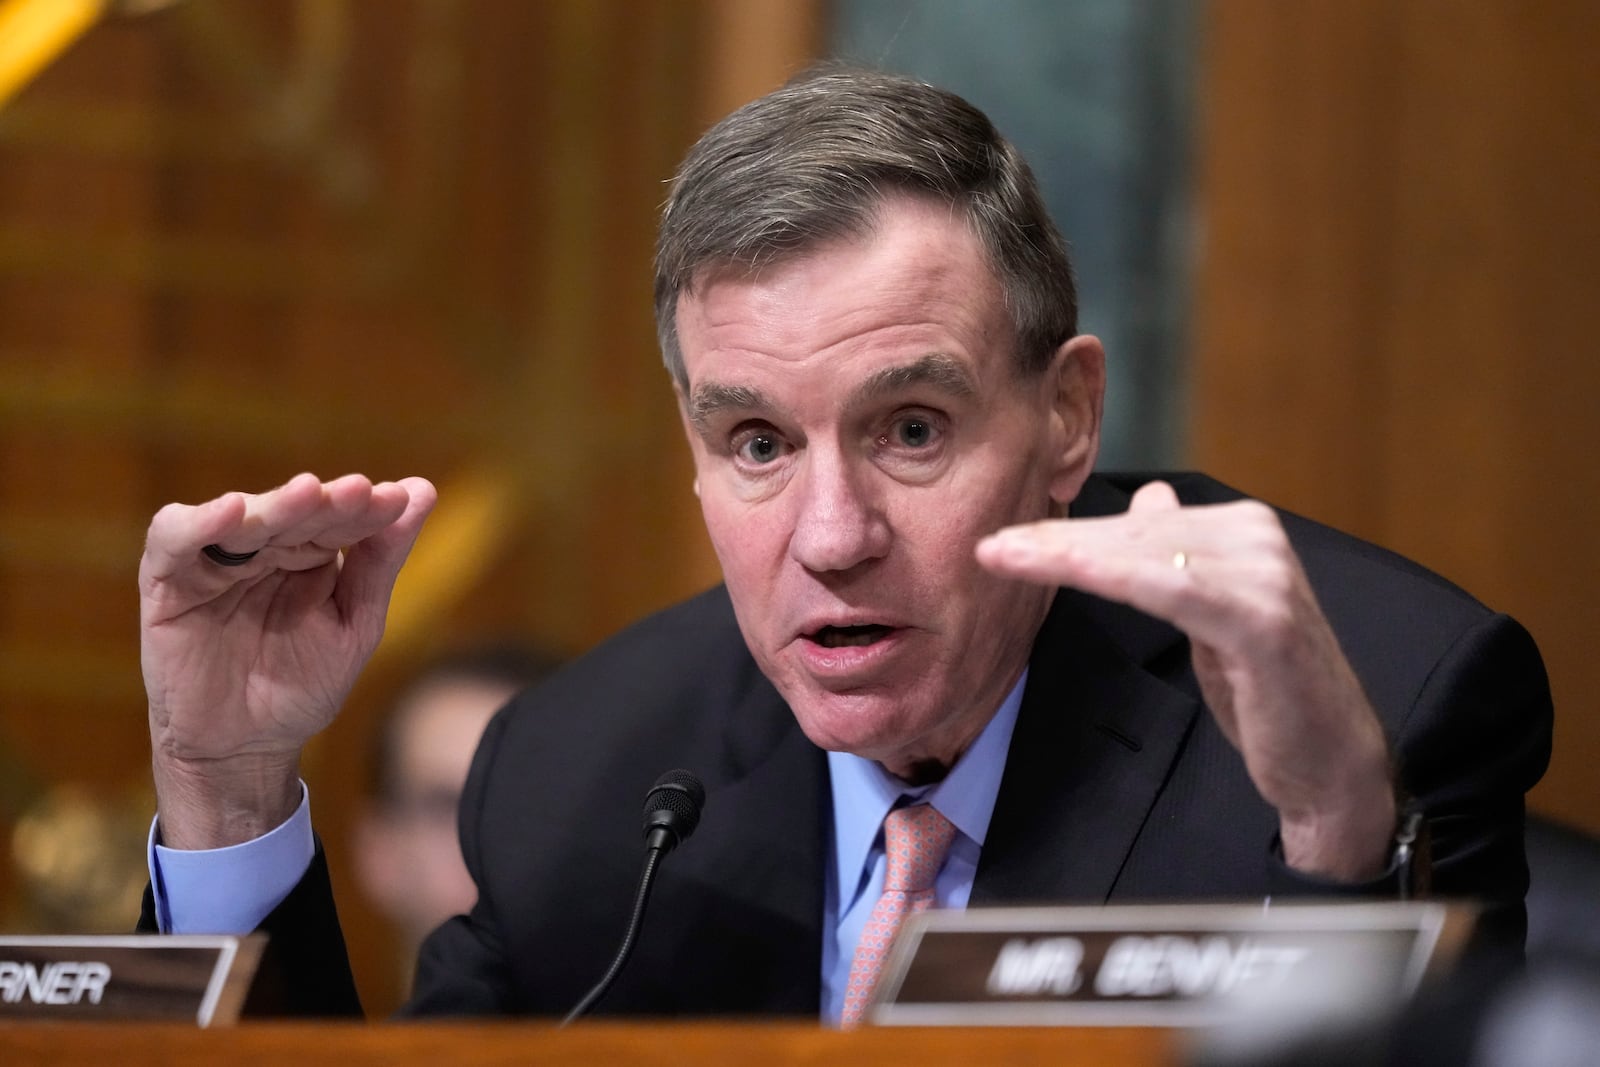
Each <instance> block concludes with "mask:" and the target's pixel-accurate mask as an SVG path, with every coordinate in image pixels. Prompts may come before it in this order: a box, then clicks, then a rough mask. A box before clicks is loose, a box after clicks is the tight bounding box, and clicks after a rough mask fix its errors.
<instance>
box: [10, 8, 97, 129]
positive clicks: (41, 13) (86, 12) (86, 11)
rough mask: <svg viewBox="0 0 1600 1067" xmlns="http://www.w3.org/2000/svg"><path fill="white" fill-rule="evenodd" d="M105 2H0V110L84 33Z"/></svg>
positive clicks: (94, 21)
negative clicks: (29, 80) (30, 79)
mask: <svg viewBox="0 0 1600 1067" xmlns="http://www.w3.org/2000/svg"><path fill="white" fill-rule="evenodd" d="M105 8H106V0H0V106H4V104H5V102H6V101H7V100H9V99H11V97H12V95H13V94H15V93H16V91H17V90H18V89H20V88H22V86H23V85H25V84H27V81H28V79H29V78H32V77H33V76H34V75H35V74H37V73H39V72H40V71H41V70H43V69H44V68H45V65H46V64H48V63H49V62H50V61H51V60H52V59H54V58H55V57H56V56H58V55H60V54H61V53H62V52H64V51H66V49H67V46H68V45H70V44H72V42H73V41H76V40H77V39H78V38H79V37H81V36H82V35H83V33H84V31H86V30H88V29H89V27H91V26H93V25H94V24H95V23H96V22H97V21H99V19H100V16H101V14H102V13H103V12H104V11H105Z"/></svg>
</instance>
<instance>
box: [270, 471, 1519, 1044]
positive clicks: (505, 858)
mask: <svg viewBox="0 0 1600 1067" xmlns="http://www.w3.org/2000/svg"><path fill="white" fill-rule="evenodd" d="M1141 480H1142V479H1140V478H1138V477H1130V478H1121V479H1119V478H1114V477H1112V478H1100V477H1097V478H1095V479H1092V480H1091V481H1090V483H1089V485H1088V486H1087V487H1086V489H1085V491H1084V493H1083V494H1082V495H1081V496H1080V498H1079V500H1078V501H1077V502H1076V503H1075V504H1074V508H1073V510H1074V513H1075V514H1079V515H1096V514H1110V513H1114V512H1117V511H1120V510H1122V509H1124V508H1125V507H1126V505H1127V496H1128V493H1129V492H1131V490H1132V488H1133V487H1135V486H1136V485H1137V484H1138V482H1139V481H1141ZM1171 480H1172V481H1173V482H1174V484H1175V486H1176V488H1177V489H1178V490H1179V493H1180V496H1181V497H1182V498H1183V499H1184V501H1185V502H1186V503H1214V502H1221V501H1224V500H1231V499H1237V497H1238V494H1236V493H1234V492H1233V491H1231V490H1228V489H1226V488H1225V487H1223V486H1220V485H1219V484H1217V483H1215V482H1213V481H1211V480H1209V479H1205V478H1203V477H1200V476H1197V475H1180V476H1175V477H1171ZM1284 522H1285V525H1286V528H1287V530H1288V532H1289V536H1290V537H1291V538H1292V540H1293V542H1294V544H1295V547H1296V549H1297V551H1298V552H1299V554H1300V556H1301V559H1302V561H1303V563H1304V566H1305V568H1306V571H1307V572H1308V574H1309V575H1310V578H1311V581H1312V583H1313V585H1314V586H1315V588H1316V590H1317V594H1318V597H1319V598H1320V601H1321V603H1322V606H1323V609H1324V611H1325V612H1326V613H1327V615H1328V617H1329V619H1330V620H1331V622H1332V624H1333V627H1334V630H1335V632H1336V633H1337V634H1338V635H1339V639H1340V641H1341V644H1342V645H1343V647H1344V650H1345V653H1346V655H1347V656H1348V657H1349V659H1350V661H1351V663H1352V664H1353V665H1354V667H1355V670H1356V673H1357V674H1358V676H1359V677H1360V678H1361V680H1362V683H1363V685H1364V686H1365V688H1366V691H1367V694H1368V696H1369V697H1370V699H1371V700H1372V703H1373V705H1374V706H1375V707H1376V708H1377V710H1378V712H1379V714H1380V716H1381V717H1382V719H1383V721H1384V723H1385V725H1386V727H1387V729H1388V732H1389V736H1390V738H1391V741H1392V744H1393V747H1394V751H1395V758H1396V761H1397V764H1398V767H1399V772H1400V779H1401V782H1402V785H1403V787H1404V789H1405V790H1406V791H1407V792H1408V793H1409V794H1410V795H1411V796H1412V797H1414V798H1415V800H1416V802H1417V803H1418V804H1420V805H1421V806H1422V808H1423V809H1424V810H1425V811H1426V812H1427V813H1428V818H1429V825H1430V827H1431V832H1432V839H1433V843H1432V847H1433V882H1434V888H1435V891H1436V892H1438V893H1441V894H1450V895H1464V896H1474V897H1478V898H1482V899H1484V900H1485V901H1487V902H1489V904H1490V910H1489V913H1488V915H1487V920H1486V921H1487V927H1488V930H1489V932H1490V934H1491V935H1492V938H1493V939H1494V940H1496V941H1498V942H1499V943H1500V944H1501V945H1503V946H1509V947H1510V951H1512V952H1516V951H1520V945H1521V938H1522V934H1523V928H1524V916H1523V911H1522V897H1523V894H1524V892H1525V890H1526V885H1527V870H1526V866H1525V863H1524V859H1523V853H1522V819H1523V806H1522V805H1523V800H1522V798H1523V793H1524V792H1525V791H1526V790H1527V789H1528V788H1529V787H1530V786H1532V785H1533V783H1534V782H1535V781H1537V779H1538V778H1539V776H1540V775H1541V774H1542V773H1543V770H1544V767H1545V764H1546V762H1547V759H1548V754H1549V745H1550V726H1551V707H1550V697H1549V691H1548V688H1547V685H1546V682H1545V677H1544V671H1543V667H1542V665H1541V663H1540V660H1539V656H1538V652H1537V650H1536V649H1535V648H1534V645H1533V642H1532V640H1531V639H1530V638H1529V637H1528V635H1527V633H1526V632H1525V631H1524V630H1523V629H1522V628H1521V627H1519V626H1518V625H1517V624H1516V623H1514V622H1513V621H1511V620H1510V619H1508V618H1506V617H1505V616H1501V615H1496V614H1494V613H1492V612H1490V611H1488V610H1487V609H1485V608H1484V607H1483V606H1481V605H1480V604H1478V603H1477V602H1476V601H1475V600H1473V599H1472V598H1470V597H1469V596H1467V595H1466V594H1465V593H1463V592H1462V591H1460V590H1459V589H1457V588H1456V587H1454V586H1452V585H1450V584H1449V583H1448V582H1446V581H1444V580H1443V579H1441V578H1439V577H1438V576H1436V575H1434V574H1431V573H1430V572H1428V571H1425V570H1423V569H1422V568H1420V567H1418V566H1416V565H1414V564H1412V563H1409V562H1407V561H1405V560H1403V559H1401V558H1399V557H1397V556H1395V555H1393V554H1391V553H1388V552H1385V551H1383V550H1381V549H1378V548H1375V547H1373V546H1371V545H1368V544H1365V543H1363V542H1360V541H1357V540H1355V539H1353V538H1350V537H1347V536H1345V535H1342V534H1339V533H1337V532H1335V531H1332V530H1330V529H1328V528H1326V527H1323V526H1319V525H1317V524H1314V523H1311V522H1308V521H1306V520H1303V519H1299V518H1296V517H1294V516H1289V515H1285V516H1284ZM674 767H684V768H688V769H690V770H692V771H694V772H695V773H697V774H698V775H699V776H700V777H701V778H702V779H703V780H704V782H705V784H706V791H707V800H706V805H705V813H704V818H703V820H702V822H701V825H700V827H699V829H698V830H697V831H696V833H695V836H694V838H693V839H692V840H691V841H689V842H688V843H687V844H686V845H685V846H684V847H683V848H682V849H681V850H680V851H678V852H676V853H674V854H673V855H672V856H671V857H670V858H669V859H668V860H667V861H666V862H665V863H664V864H663V866H662V870H661V874H660V878H659V881H658V883H657V886H656V889H655V895H654V897H653V899H652V901H651V905H650V915H649V918H648V920H647V922H646V924H645V929H644V932H643V934H642V936H641V937H640V940H639V943H638V946H637V948H636V950H635V954H634V957H633V959H632V961H631V963H630V964H629V966H628V968H627V969H626V970H625V971H624V972H623V974H622V976H621V978H620V979H619V980H618V982H617V984H616V985H615V986H614V987H613V989H612V991H611V992H610V993H609V994H608V995H607V997H606V998H605V999H604V1000H603V1001H602V1002H601V1003H600V1005H599V1009H598V1010H599V1012H600V1013H608V1012H616V1013H624V1012H626V1013H634V1014H650V1015H678V1014H700V1013H715V1014H730V1013H799V1014H803V1015H810V1016H814V1015H815V1014H816V1012H817V1010H818V1003H819V990H818V976H819V973H820V969H821V941H822V932H821V922H822V906H823V902H822V892H823V871H824V859H825V855H826V849H827V848H828V847H830V846H829V833H830V830H829V821H830V820H829V818H828V814H827V813H828V802H829V795H830V794H829V786H828V772H827V763H826V759H825V757H824V755H823V753H822V752H821V751H820V750H818V749H817V748H816V747H815V746H813V745H812V744H811V743H810V742H809V741H808V740H807V739H806V738H805V736H804V735H803V734H802V733H801V732H800V729H799V727H798V726H797V725H796V723H795V720H794V717H793V715H792V714H791V713H790V712H789V710H788V708H787V707H786V706H785V704H784V702H783V701H782V699H780V697H779V696H778V694H777V692H776V691H775V690H774V689H773V687H772V686H771V684H770V683H769V682H768V681H767V680H766V678H765V677H764V676H763V675H762V674H761V672H760V671H759V670H757V668H756V665H755V663H754V662H753V660H752V659H751V657H750V655H749V653H748V651H747V650H746V648H745V645H744V643H743V641H742V639H741V637H740V634H739V630H738V627H737V625H736V623H735V621H734V618H733V612H732V609H731V606H730V604H729V601H728V597H727V594H726V593H725V592H724V591H723V590H721V589H716V590H713V591H711V592H709V593H706V594H704V595H702V596H700V597H698V598H696V599H694V600H691V601H688V602H687V603H685V604H682V605H679V606H678V607H675V608H672V609H670V610H668V611H665V612H663V613H661V614H659V615H656V616H653V617H652V618H649V619H647V620H645V621H643V622H641V623H639V624H638V625H636V626H635V627H633V628H632V629H630V630H628V631H626V632H624V633H623V634H621V635H619V636H618V637H616V638H614V639H612V640H611V641H609V642H608V643H606V644H605V645H603V646H602V647H600V648H599V649H598V650H596V651H595V652H594V653H592V654H590V655H589V656H586V657H585V658H583V659H581V660H579V661H578V662H577V663H575V664H573V665H572V666H571V667H569V668H568V669H566V670H565V671H563V672H561V673H560V674H558V675H557V676H556V677H555V678H554V679H553V680H551V681H550V682H548V683H547V684H545V685H542V686H540V687H539V688H538V689H536V690H534V691H533V692H531V693H529V694H526V695H525V696H523V697H520V698H519V699H518V700H516V701H514V702H513V703H512V704H511V705H510V706H509V707H507V708H506V709H505V710H504V711H503V712H502V713H501V714H500V715H499V716H498V717H497V718H496V719H495V721H494V723H493V724H492V725H491V727H490V728H489V731H488V733H487V734H486V736H485V739H484V743H483V745H482V747H481V748H480V750H479V752H478V756H477V759H476V761H475V764H474V767H473V771H472V775H471V778H470V780H469V782H468V786H467V792H466V795H465V797H464V799H463V810H462V814H461V833H462V843H463V849H464V851H465V855H466V859H467V864H468V867H469V868H470V869H471V870H472V872H473V874H474V876H475V877H476V879H477V881H478V885H479V888H480V893H481V898H480V901H479V903H478V906H477V908H476V909H475V910H474V911H473V913H472V915H471V916H470V917H463V918H458V919H455V920H452V921H451V922H449V923H447V924H445V926H443V927H442V928H441V929H440V930H439V931H438V932H436V933H435V934H434V935H433V936H432V937H431V938H430V939H429V940H428V942H427V943H426V944H425V946H424V948H423V950H422V956H421V960H420V962H419V968H418V976H417V985H416V993H415V996H414V999H413V1001H412V1003H411V1004H410V1005H409V1006H408V1008H407V1012H408V1013H418V1014H422V1013H481V1012H497V1013H561V1012H564V1011H566V1010H567V1009H568V1008H569V1007H570V1006H571V1005H573V1004H574V1003H576V1002H577V1000H578V999H579V998H580V997H581V996H582V994H583V992H584V991H585V990H586V989H587V987H588V986H590V985H591V984H592V983H593V982H594V981H595V980H596V979H597V978H598V977H599V975H600V973H601V971H602V970H603V969H604V968H605V965H606V963H607V962H608V961H609V959H610V956H611V954H612V953H613V951H614V950H615V949H616V947H617V942H618V940H619V939H620V936H621V933H622V927H623V924H624V921H625V919H626V916H627V914H628V912H629V908H630V905H631V901H632V895H633V891H634V886H635V883H636V880H637V877H638V874H639V867H640V863H641V860H642V841H641V835H640V806H639V805H640V801H641V799H642V798H643V796H644V794H645V792H646V791H647V790H648V788H649V786H650V785H651V783H652V782H653V781H654V780H655V779H656V777H657V776H658V775H659V774H660V773H661V772H663V771H665V770H668V769H671V768H674ZM1276 828H1277V817H1276V813H1275V812H1273V811H1272V810H1271V809H1270V808H1269V807H1268V806H1267V805H1266V804H1264V803H1263V802H1262V800H1261V799H1260V797H1259V796H1258V795H1257V793H1256V791H1255V789H1254V787H1253V786H1252V785H1251V783H1250V780H1249V778H1248V777H1247V775H1246V774H1245V771H1244V767H1243V763H1242V761H1241V760H1240V758H1239V756H1238V754H1237V753H1236V752H1235V750H1234V749H1233V748H1232V746H1231V745H1230V744H1229V743H1228V742H1227V741H1226V739H1224V738H1223V737H1222V735H1221V733H1220V732H1219V731H1218V730H1217V728H1216V726H1215V724H1214V723H1213V721H1212V719H1211V716H1210V715H1209V714H1207V713H1206V712H1205V710H1204V708H1203V706H1202V705H1201V703H1200V699H1199V695H1198V690H1197V687H1196V684H1195V681H1194V676H1193V673H1192V671H1191V669H1190V665H1189V655H1188V647H1187V643H1186V641H1185V639H1184V638H1183V636H1182V635H1181V634H1179V633H1178V632H1177V631H1176V630H1174V629H1173V628H1172V627H1170V626H1168V625H1166V624H1165V623H1162V622H1159V621H1157V620H1155V619H1152V618H1150V617H1149V616H1146V615H1143V614H1141V613H1139V612H1136V611H1133V610H1132V609H1129V608H1125V607H1122V606H1120V605H1116V604H1112V603H1109V602H1106V601H1103V600H1100V599H1098V598H1095V597H1090V596H1086V595H1083V594H1081V593H1077V592H1073V591H1063V592H1061V593H1060V594H1059V595H1058V596H1057V598H1056V600H1055V603H1054V605H1053V607H1052V609H1051V611H1050V614H1049V617H1048V619H1047V621H1046V622H1045V625H1044V627H1043V629H1042V630H1041V632H1040V634H1039V637H1038V639H1037V641H1036V642H1035V646H1034V650H1033V654H1032V659H1031V664H1030V674H1029V680H1028V687H1027V691H1026V694H1025V696H1024V699H1023V705H1022V709H1021V712H1020V715H1019V718H1018V722H1017V726H1016V730H1015V733H1014V736H1013V738H1012V742H1011V750H1010V754H1009V757H1008V760H1007V764H1006V770H1005V775H1004V779H1003V781H1002V784H1001V787H1000V794H999V797H998V799H997V802H996V805H995V810H994V816H993V820H992V822H991V824H990V829H989V834H988V839H987V841H986V842H985V844H984V848H983V853H982V857H981V860H980V864H979V869H978V873H977V879H976V882H975V883H974V887H973V894H972V903H973V905H974V906H978V905H984V904H996V903H1003V902H1005V903H1009V902H1036V901H1062V902H1067V901H1070V902H1090V903H1100V902H1106V901H1119V902H1124V901H1144V900H1172V899H1187V900H1197V899H1237V898H1259V897H1261V896H1262V895H1263V894H1266V893H1274V894H1278V895H1282V894H1286V893H1299V894H1317V893H1335V892H1341V891H1342V892H1349V891H1351V888H1350V887H1335V886H1327V885H1318V884H1317V883H1315V882H1313V881H1311V880H1307V879H1302V878H1297V877H1296V876H1295V875H1294V874H1293V872H1290V871H1288V870H1287V868H1285V867H1283V866H1282V864H1281V862H1280V861H1279V860H1277V859H1275V858H1274V838H1275V833H1276ZM1353 888H1354V891H1357V892H1363V891H1364V892H1377V893H1382V892H1386V891H1388V890H1389V889H1391V888H1392V887H1391V886H1387V885H1384V884H1381V883H1380V884H1374V885H1372V886H1365V887H1353ZM331 907H332V904H331V896H330V895H329V892H328V890H327V886H326V876H325V871H323V870H322V868H321V867H320V864H319V865H317V867H316V868H315V869H314V870H313V872H311V873H310V874H309V875H308V877H307V879H306V880H305V881H303V882H302V884H301V886H300V888H299V889H297V890H296V892H295V894H294V895H293V896H291V898H290V899H289V900H288V901H286V902H285V905H284V907H283V908H280V909H279V912H277V913H274V916H273V917H272V918H270V919H269V920H268V923H267V927H268V929H269V930H270V931H271V932H272V933H273V934H274V937H275V938H277V942H278V945H277V949H276V950H275V953H277V954H279V955H280V956H281V957H282V959H283V960H287V961H293V966H295V967H296V968H305V967H313V966H314V967H317V968H319V971H318V977H317V979H316V980H315V984H317V985H319V986H320V985H322V984H323V983H324V981H328V982H332V983H333V984H334V985H338V984H339V983H340V982H344V981H347V979H345V978H344V977H343V975H342V972H341V971H340V968H341V967H344V966H345V964H344V960H343V954H342V951H340V952H333V951H332V948H338V947H339V946H337V945H334V946H331V948H330V946H329V945H328V940H329V939H328V937H327V932H326V927H327V916H329V915H330V914H331V910H330V909H331ZM317 924H321V926H322V930H321V931H320V933H317V935H316V937H315V938H314V939H311V938H306V937H303V936H301V930H302V929H313V928H314V927H315V926H316V925H317ZM316 941H320V942H321V943H322V944H321V945H320V946H319V945H318V944H316V943H315V942H316ZM303 973H304V972H303V971H302V974H303ZM294 984H295V983H294V980H293V979H290V981H289V982H288V983H287V988H290V989H291V990H292V988H293V986H294ZM307 992H308V994H310V993H312V992H315V995H316V996H317V997H319V998H323V999H322V1001H321V1003H320V1004H317V1005H312V1004H308V1003H305V1001H306V1000H307V999H308V998H307V997H298V998H294V999H295V1000H298V1001H300V1003H298V1004H297V1005H294V1006H296V1007H299V1008H307V1007H312V1008H316V1009H318V1010H328V1009H331V1008H336V1007H338V1006H340V1005H339V1004H335V1003H334V1001H335V1000H337V999H339V998H337V997H335V998H332V999H329V998H328V991H327V990H326V989H319V990H316V991H311V990H308V991H307ZM352 996H353V994H352ZM341 1004H342V1001H341Z"/></svg>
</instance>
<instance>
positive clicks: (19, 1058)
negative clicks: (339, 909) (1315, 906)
mask: <svg viewBox="0 0 1600 1067" xmlns="http://www.w3.org/2000/svg"><path fill="white" fill-rule="evenodd" d="M196 1063H203V1064H220V1065H226V1067H285V1065H288V1067H322V1065H331V1067H368V1065H372V1067H377V1065H380V1064H381V1065H384V1067H392V1065H404V1064H419V1065H421V1064H441V1065H447V1067H491V1065H500V1064H505V1065H511V1064H516V1065H518V1067H524V1065H528V1064H538V1065H548V1067H565V1065H571V1067H596V1065H609V1064H618V1065H623V1067H627V1065H632V1064H684V1065H686V1067H747V1065H760V1067H785V1065H790V1064H794V1065H807V1067H810V1065H822V1064H826V1065H828V1067H850V1065H852V1064H860V1065H863V1067H866V1065H872V1067H877V1065H889V1064H906V1065H909V1067H973V1065H978V1064H1006V1065H1008V1067H1010V1065H1017V1067H1029V1065H1033V1064H1039V1065H1045V1064H1048V1065H1050V1067H1120V1065H1129V1067H1164V1065H1169V1064H1176V1063H1177V1050H1176V1039H1175V1037H1174V1035H1172V1034H1170V1033H1167V1032H1165V1031H1159V1030H1139V1029H1115V1030H1113V1029H1088V1028H1084V1029H1071V1030H1051V1029H1000V1028H996V1029H987V1028H986V1029H882V1030H873V1029H866V1030H858V1031H853V1032H850V1033H840V1032H838V1031H833V1030H825V1029H823V1028H821V1027H816V1026H808V1025H797V1024H794V1023H771V1024H761V1023H723V1024H715V1023H652V1024H639V1023H607V1022H590V1023H586V1024H583V1025H579V1026H575V1027H573V1028H571V1029H568V1030H557V1029H555V1028H554V1027H553V1026H549V1025H538V1024H530V1023H502V1022H486V1023H474V1024H463V1023H381V1024H361V1023H320V1024H304V1023H252V1024H246V1025H241V1026H238V1027H233V1028H228V1029H215V1030H197V1029H195V1028H193V1027H188V1026H174V1025H169V1024H164V1023H163V1024H126V1023H85V1024H82V1025H78V1026H63V1025H59V1024H50V1023H7V1024H0V1064H4V1065H5V1067H33V1065H35V1064H39V1065H45V1064H48V1065H51V1067H57V1065H61V1064H86V1065H87V1064H93V1065H95V1067H177V1065H180V1064H196Z"/></svg>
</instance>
